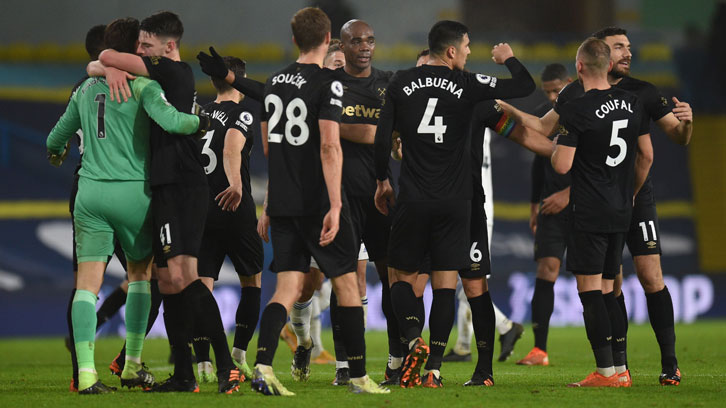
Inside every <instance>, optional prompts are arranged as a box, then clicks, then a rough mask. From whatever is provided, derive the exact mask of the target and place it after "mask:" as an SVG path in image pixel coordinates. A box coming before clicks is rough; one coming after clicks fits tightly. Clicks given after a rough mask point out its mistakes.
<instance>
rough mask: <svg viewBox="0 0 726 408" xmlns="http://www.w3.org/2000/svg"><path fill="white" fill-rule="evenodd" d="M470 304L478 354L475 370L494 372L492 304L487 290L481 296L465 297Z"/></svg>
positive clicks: (493, 318)
mask: <svg viewBox="0 0 726 408" xmlns="http://www.w3.org/2000/svg"><path fill="white" fill-rule="evenodd" d="M467 300H468V301H469V306H471V323H472V325H473V326H474V338H475V339H476V350H477V353H478V355H479V357H478V359H477V361H476V371H483V372H485V373H487V374H494V373H493V370H492V360H493V359H494V328H495V326H494V320H495V317H494V306H493V305H492V297H491V295H490V294H489V292H488V291H487V292H484V294H482V295H481V296H477V297H475V298H469V299H467Z"/></svg>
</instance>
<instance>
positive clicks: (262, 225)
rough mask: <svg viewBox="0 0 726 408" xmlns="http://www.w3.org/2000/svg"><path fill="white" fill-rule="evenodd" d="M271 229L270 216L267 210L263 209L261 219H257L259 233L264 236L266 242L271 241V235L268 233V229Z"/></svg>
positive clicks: (261, 236)
mask: <svg viewBox="0 0 726 408" xmlns="http://www.w3.org/2000/svg"><path fill="white" fill-rule="evenodd" d="M269 229H270V216H269V215H267V211H265V210H264V209H263V210H262V214H260V219H259V220H257V235H259V236H260V238H262V240H263V241H265V242H270V237H269V236H268V235H267V231H268V230H269Z"/></svg>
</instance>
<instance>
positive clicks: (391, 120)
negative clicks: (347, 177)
mask: <svg viewBox="0 0 726 408" xmlns="http://www.w3.org/2000/svg"><path fill="white" fill-rule="evenodd" d="M506 64H507V68H509V70H510V71H511V72H512V76H513V79H511V80H499V79H497V78H495V77H490V76H486V75H482V74H474V73H470V72H463V71H459V70H451V69H449V68H448V67H445V66H433V65H422V66H420V67H416V68H411V69H407V70H404V71H399V72H397V73H396V74H395V75H394V76H393V78H392V79H391V81H390V83H389V85H388V90H387V92H386V100H385V103H384V106H383V111H382V113H381V120H380V121H379V124H378V129H377V131H376V177H377V178H378V179H379V180H384V179H386V177H387V170H388V157H389V153H390V145H391V140H390V139H391V133H392V131H393V130H394V129H395V130H397V131H398V132H399V133H400V134H401V141H402V143H403V162H402V165H401V177H400V179H399V185H400V193H399V196H398V201H428V200H441V199H449V200H452V199H454V200H456V199H459V200H468V199H470V198H471V197H472V183H473V182H472V171H471V169H472V167H471V160H472V157H471V153H470V152H469V149H470V148H471V119H472V116H471V115H472V110H473V108H474V105H476V103H478V102H480V101H483V100H486V99H494V98H512V97H519V96H526V95H528V94H530V93H531V92H532V91H533V90H534V81H533V80H532V77H531V76H530V75H529V73H528V72H527V70H526V69H524V67H523V66H522V65H521V63H520V62H519V61H518V60H517V59H516V58H509V59H508V60H507V61H506Z"/></svg>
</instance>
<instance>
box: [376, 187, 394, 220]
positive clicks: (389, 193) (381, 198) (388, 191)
mask: <svg viewBox="0 0 726 408" xmlns="http://www.w3.org/2000/svg"><path fill="white" fill-rule="evenodd" d="M374 200H375V203H376V208H377V209H378V212H380V213H381V214H383V215H388V209H389V208H391V207H393V205H394V204H395V203H396V197H395V195H394V194H393V187H391V183H390V182H389V181H388V179H385V180H383V181H380V180H379V181H378V187H377V188H376V195H375V197H374Z"/></svg>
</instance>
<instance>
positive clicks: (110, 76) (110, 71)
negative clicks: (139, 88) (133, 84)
mask: <svg viewBox="0 0 726 408" xmlns="http://www.w3.org/2000/svg"><path fill="white" fill-rule="evenodd" d="M105 70H106V82H107V83H108V93H109V96H110V97H111V100H112V101H116V102H118V103H121V98H122V97H123V99H124V102H128V101H129V98H130V97H131V88H129V81H128V80H130V79H136V77H135V76H134V75H131V74H129V73H128V72H126V71H121V70H120V69H116V68H114V67H106V68H105Z"/></svg>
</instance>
